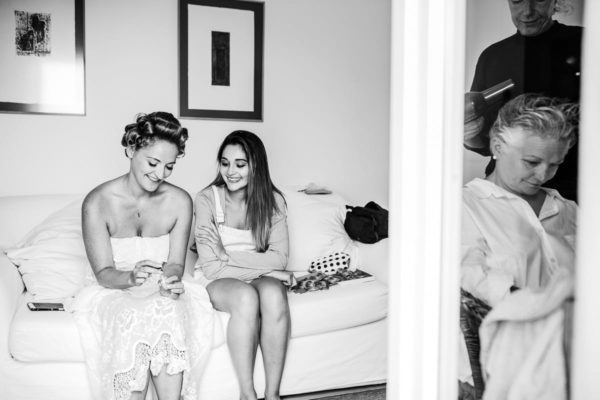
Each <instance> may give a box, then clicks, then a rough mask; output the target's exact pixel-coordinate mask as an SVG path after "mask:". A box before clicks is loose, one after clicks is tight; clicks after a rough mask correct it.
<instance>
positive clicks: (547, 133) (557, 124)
mask: <svg viewBox="0 0 600 400" xmlns="http://www.w3.org/2000/svg"><path fill="white" fill-rule="evenodd" d="M578 122H579V105H578V104H577V103H569V102H566V101H565V100H563V99H559V98H555V97H546V96H542V95H538V94H533V93H525V94H522V95H520V96H517V97H515V98H514V99H512V100H510V101H509V102H508V103H506V104H505V105H504V106H502V108H501V109H500V112H499V113H498V117H497V118H496V121H495V122H494V124H493V125H492V128H491V130H490V146H491V142H492V140H493V139H494V138H497V139H499V140H501V141H502V142H504V143H507V142H509V141H510V137H508V136H509V134H508V133H507V130H508V129H511V128H517V127H519V128H522V129H523V131H524V132H527V134H529V135H536V136H539V137H541V138H547V139H554V140H559V141H564V142H567V144H568V146H569V148H571V147H572V146H573V145H574V144H575V142H576V137H577V133H576V131H577V125H578Z"/></svg>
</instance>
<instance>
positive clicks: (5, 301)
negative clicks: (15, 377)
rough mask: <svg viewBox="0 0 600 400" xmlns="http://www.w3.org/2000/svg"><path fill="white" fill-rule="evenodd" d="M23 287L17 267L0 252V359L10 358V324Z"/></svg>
mask: <svg viewBox="0 0 600 400" xmlns="http://www.w3.org/2000/svg"><path fill="white" fill-rule="evenodd" d="M23 289H24V286H23V280H22V279H21V275H20V274H19V271H18V270H17V267H15V265H14V264H13V263H12V262H11V261H10V260H9V259H8V257H6V254H4V253H0V360H5V359H7V358H10V354H9V350H8V336H9V334H10V324H11V323H12V319H13V316H14V314H15V309H16V307H17V303H18V301H19V296H20V295H21V293H23ZM0 363H2V362H0Z"/></svg>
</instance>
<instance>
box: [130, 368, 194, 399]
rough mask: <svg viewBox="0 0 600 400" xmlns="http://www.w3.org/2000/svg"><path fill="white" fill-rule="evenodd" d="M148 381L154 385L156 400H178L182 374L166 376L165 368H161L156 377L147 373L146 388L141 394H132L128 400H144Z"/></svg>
mask: <svg viewBox="0 0 600 400" xmlns="http://www.w3.org/2000/svg"><path fill="white" fill-rule="evenodd" d="M150 379H152V382H153V383H154V388H155V389H156V394H158V400H179V398H180V396H181V386H182V384H183V372H180V373H178V374H175V375H169V374H167V371H166V367H163V369H162V370H161V371H160V373H159V374H158V375H157V376H152V374H151V373H150V371H148V383H146V387H145V388H144V390H142V391H141V392H133V393H132V394H131V397H130V400H144V399H145V398H146V392H147V391H148V384H149V383H150Z"/></svg>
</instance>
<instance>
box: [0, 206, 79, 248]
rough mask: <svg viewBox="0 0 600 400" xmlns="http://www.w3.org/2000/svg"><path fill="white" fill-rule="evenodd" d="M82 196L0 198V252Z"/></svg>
mask: <svg viewBox="0 0 600 400" xmlns="http://www.w3.org/2000/svg"><path fill="white" fill-rule="evenodd" d="M81 197H82V195H76V194H64V195H63V194H61V195H31V196H0V251H3V250H5V249H7V248H10V247H13V246H14V245H15V244H16V243H17V242H18V241H19V240H21V239H22V238H23V237H24V236H25V235H26V234H27V233H28V232H29V231H30V230H31V229H32V228H34V227H35V226H36V225H38V224H39V223H40V222H42V221H43V220H44V219H46V217H48V216H49V215H50V214H52V213H53V212H54V211H57V210H59V209H61V208H63V207H64V206H66V205H67V204H69V203H70V202H72V201H74V200H76V199H77V198H81Z"/></svg>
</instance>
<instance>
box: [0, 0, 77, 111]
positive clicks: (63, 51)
mask: <svg viewBox="0 0 600 400" xmlns="http://www.w3.org/2000/svg"><path fill="white" fill-rule="evenodd" d="M84 15H85V10H84V0H2V1H0V112H9V113H33V114H67V115H85V110H86V108H85V34H84V30H85V22H84V19H85V17H84Z"/></svg>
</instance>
